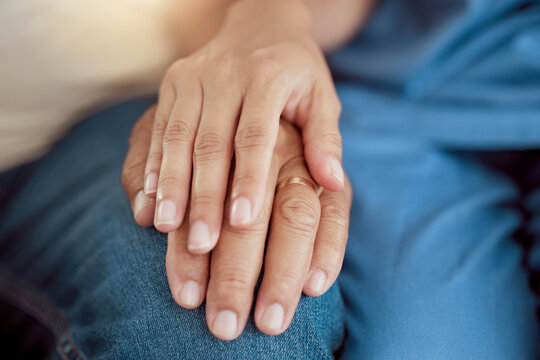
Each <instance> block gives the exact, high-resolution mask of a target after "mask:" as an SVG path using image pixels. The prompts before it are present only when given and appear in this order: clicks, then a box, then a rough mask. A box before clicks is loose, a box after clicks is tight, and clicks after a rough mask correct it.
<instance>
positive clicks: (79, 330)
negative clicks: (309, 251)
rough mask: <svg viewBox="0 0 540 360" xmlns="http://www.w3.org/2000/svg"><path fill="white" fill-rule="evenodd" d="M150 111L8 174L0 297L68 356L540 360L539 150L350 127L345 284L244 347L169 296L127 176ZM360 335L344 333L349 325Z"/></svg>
mask: <svg viewBox="0 0 540 360" xmlns="http://www.w3.org/2000/svg"><path fill="white" fill-rule="evenodd" d="M149 104H150V102H144V101H142V102H133V103H128V104H124V105H121V106H117V107H115V108H112V109H109V110H107V111H105V112H104V113H102V114H100V115H98V116H95V117H94V118H91V119H89V120H87V121H85V122H84V123H82V124H81V125H80V126H78V127H77V128H76V129H75V130H73V131H72V132H71V133H70V134H69V135H68V136H67V137H66V138H64V139H63V140H62V141H61V142H60V143H59V144H58V145H57V146H56V147H55V148H54V149H53V150H52V151H51V152H50V153H49V154H48V155H47V156H46V157H44V158H43V159H41V160H39V161H36V162H35V163H33V164H30V165H27V166H23V167H21V168H19V169H16V170H14V171H11V172H8V173H6V174H3V175H2V176H0V189H1V190H0V191H1V193H2V194H3V197H2V198H1V203H0V209H1V210H0V211H1V214H0V216H1V223H0V269H1V271H0V282H1V286H0V289H1V290H0V294H1V296H2V298H3V299H4V301H6V302H8V303H9V304H11V305H15V306H17V307H18V308H20V309H22V310H24V311H25V312H27V313H29V314H31V315H32V316H33V317H35V318H37V319H38V320H39V321H40V322H41V323H43V324H45V325H46V326H47V327H48V328H49V329H50V330H51V332H52V334H53V335H54V338H55V339H56V344H57V345H56V346H57V351H56V353H55V354H53V355H52V356H53V357H58V358H73V359H78V358H107V359H128V358H129V359H160V358H163V359H171V358H179V359H192V358H193V359H209V358H223V359H235V358H239V359H246V358H249V359H252V358H269V359H276V358H278V359H279V358H283V359H324V358H331V357H332V356H333V355H336V356H338V357H340V358H342V359H382V360H386V359H404V360H405V359H407V360H408V359H443V360H445V359H490V360H497V359H508V360H510V359H511V360H520V359H523V360H528V359H535V358H537V356H538V344H539V342H538V339H539V325H538V324H539V323H538V319H537V315H536V312H537V306H538V297H537V290H538V289H539V288H540V281H539V279H540V277H539V275H540V246H539V245H538V244H539V243H540V151H537V150H527V151H525V150H522V151H485V150H483V151H481V150H474V151H473V150H470V149H467V150H464V149H459V147H457V146H455V147H454V148H447V147H444V146H441V145H435V144H433V143H430V142H428V141H427V140H422V139H418V138H411V137H409V136H408V135H407V134H405V135H404V136H400V135H399V134H395V133H392V134H384V133H376V134H374V133H368V132H363V131H359V130H357V129H356V128H355V124H354V123H353V122H349V121H347V119H346V118H345V119H344V120H343V121H342V133H343V140H344V154H345V158H344V163H345V167H346V169H347V172H348V173H349V175H350V178H351V181H352V184H353V188H354V190H355V193H354V201H353V208H352V213H351V226H350V236H349V243H348V248H347V253H346V256H345V263H344V266H343V270H342V273H341V275H340V277H339V279H338V283H339V287H338V286H334V287H333V288H332V289H331V290H330V291H329V292H328V293H327V294H326V295H324V296H322V297H320V298H309V297H303V298H302V299H301V301H300V305H299V308H298V310H297V312H296V315H295V317H294V320H293V323H292V325H291V327H290V329H289V330H287V331H286V332H285V333H284V334H282V335H280V336H276V337H270V336H266V335H263V334H261V333H260V332H258V330H257V329H256V328H255V326H254V324H253V322H252V321H250V322H249V323H248V325H247V328H246V330H245V332H244V334H243V335H242V336H241V337H240V338H239V339H238V340H236V341H233V342H222V341H219V340H216V339H215V338H213V337H212V335H211V334H210V333H209V331H208V330H207V328H206V324H205V320H204V308H200V309H197V310H185V309H182V308H180V307H179V306H177V305H176V304H175V303H174V301H173V300H172V297H171V296H170V294H169V289H168V286H167V282H166V277H165V267H164V258H165V241H164V240H165V237H164V236H163V235H161V234H159V233H157V232H156V231H154V230H151V229H144V228H140V227H138V226H137V225H136V224H135V223H134V222H133V220H132V214H131V210H130V208H129V204H128V201H127V199H126V196H125V194H124V192H123V189H122V188H121V185H120V181H119V177H120V168H121V164H122V161H123V156H124V153H125V151H126V140H127V137H128V134H129V130H130V127H131V126H132V124H133V122H134V120H135V119H136V118H137V116H139V115H140V114H141V113H142V111H143V110H144V109H145V107H147V106H148V105H149ZM344 325H345V328H346V330H345V333H344V331H343V327H344Z"/></svg>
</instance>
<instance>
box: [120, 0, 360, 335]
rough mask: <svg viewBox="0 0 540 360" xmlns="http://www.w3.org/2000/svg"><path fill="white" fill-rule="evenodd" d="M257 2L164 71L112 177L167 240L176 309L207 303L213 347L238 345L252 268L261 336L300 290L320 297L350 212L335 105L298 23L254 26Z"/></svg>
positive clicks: (143, 221) (138, 216)
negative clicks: (156, 95) (153, 101)
mask: <svg viewBox="0 0 540 360" xmlns="http://www.w3.org/2000/svg"><path fill="white" fill-rule="evenodd" d="M256 3H257V2H251V1H250V2H244V3H242V4H239V5H236V7H237V8H236V9H235V11H234V12H233V11H231V12H230V14H229V15H228V16H227V17H226V19H225V20H224V23H223V26H222V28H221V29H220V31H219V32H218V33H217V34H216V35H215V37H214V38H213V39H212V40H211V41H210V42H208V43H207V44H206V45H205V46H204V47H203V48H201V49H199V50H198V51H196V52H195V53H193V54H191V55H189V56H187V57H185V58H182V59H180V60H178V61H177V62H175V63H174V64H173V65H172V66H171V67H170V68H169V70H168V71H167V73H166V75H165V77H164V79H163V81H162V84H161V87H160V91H159V101H158V104H157V106H155V107H153V108H151V109H149V110H148V111H147V112H146V113H145V114H144V115H143V116H142V117H141V118H140V119H139V120H138V122H137V123H136V125H135V127H134V129H133V131H132V135H131V139H130V149H129V152H128V155H127V157H126V160H125V164H124V169H123V174H122V181H123V185H124V188H125V189H126V192H127V194H128V196H129V198H130V201H131V205H132V208H133V213H134V216H135V220H136V222H137V223H138V224H139V225H141V226H151V225H154V226H155V227H156V229H157V230H159V231H161V232H165V233H168V249H167V255H166V270H167V277H168V281H169V286H170V290H171V293H172V296H173V297H174V299H175V301H176V302H177V303H178V305H180V306H182V307H184V308H187V309H194V308H197V307H199V306H200V305H201V304H202V302H203V301H204V300H206V321H207V324H208V327H209V329H210V331H211V332H212V333H213V334H214V335H215V336H216V337H217V338H219V339H222V340H233V339H235V338H237V337H238V336H240V334H241V333H242V331H243V329H244V327H245V324H246V322H247V320H248V316H249V314H250V310H251V307H252V303H253V296H254V289H255V286H256V284H257V282H258V279H259V276H260V274H261V270H262V267H263V266H264V274H263V276H262V280H261V283H260V288H259V291H258V293H257V299H256V305H255V309H254V320H255V323H256V325H257V327H258V328H259V329H260V331H262V332H263V333H265V334H269V335H277V334H280V333H282V332H284V331H285V330H286V329H287V327H288V326H289V324H290V322H291V320H292V318H293V316H294V312H295V309H296V307H297V305H298V301H299V299H300V296H301V294H302V292H303V293H304V294H306V295H308V296H320V295H322V294H324V293H325V292H326V291H327V290H328V289H329V288H330V286H331V285H332V284H333V283H334V282H335V280H336V278H337V276H338V274H339V271H340V269H341V265H342V262H343V256H344V252H345V245H346V241H347V232H348V221H349V211H350V203H351V189H350V185H349V182H348V179H347V177H346V176H345V174H344V172H343V170H342V166H341V137H340V134H339V128H338V118H339V115H340V103H339V100H338V97H337V95H336V91H335V87H334V84H333V81H332V78H331V75H330V73H329V70H328V67H327V64H326V62H325V59H324V56H323V54H322V52H321V50H320V48H319V47H318V45H317V44H316V43H315V41H314V40H313V38H312V36H311V34H310V31H309V24H308V21H307V19H306V21H305V23H303V22H302V21H298V22H296V23H294V24H289V23H280V22H279V21H274V20H272V19H273V18H272V14H265V15H264V16H260V17H258V18H257V19H255V18H254V17H253V13H252V12H251V10H252V9H250V8H249V7H250V6H255V5H254V4H256ZM276 3H277V2H276ZM271 11H282V9H279V6H276V7H273V8H272V10H271Z"/></svg>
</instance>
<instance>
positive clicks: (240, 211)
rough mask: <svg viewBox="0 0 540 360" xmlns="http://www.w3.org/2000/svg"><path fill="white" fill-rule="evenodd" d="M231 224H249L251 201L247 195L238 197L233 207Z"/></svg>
mask: <svg viewBox="0 0 540 360" xmlns="http://www.w3.org/2000/svg"><path fill="white" fill-rule="evenodd" d="M230 220H231V225H243V224H249V223H250V221H251V203H250V202H249V200H248V199H246V198H245V197H240V198H238V199H236V200H235V201H234V202H233V204H232V207H231V216H230Z"/></svg>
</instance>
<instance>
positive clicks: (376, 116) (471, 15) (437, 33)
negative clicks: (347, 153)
mask: <svg viewBox="0 0 540 360" xmlns="http://www.w3.org/2000/svg"><path fill="white" fill-rule="evenodd" d="M329 63H330V66H331V68H332V70H333V72H334V75H335V78H336V82H337V87H338V91H339V93H340V96H341V99H342V102H343V105H344V111H343V116H342V124H343V126H345V127H347V128H348V129H356V130H360V131H362V132H363V133H385V134H392V133H393V134H396V135H399V136H409V137H421V138H424V139H428V140H430V141H435V142H438V143H442V144H445V145H447V146H457V147H462V148H482V149H504V148H511V149H514V148H530V147H538V146H540V1H525V0H386V1H382V2H381V3H380V5H379V7H378V8H377V10H376V11H375V13H374V15H373V17H372V19H371V21H370V23H369V24H368V25H367V27H366V28H365V29H364V30H363V31H362V32H361V33H360V34H359V35H358V36H357V37H356V39H354V41H353V42H352V43H351V44H350V45H349V46H347V47H346V48H344V49H342V50H341V51H338V52H336V53H334V54H332V55H330V56H329Z"/></svg>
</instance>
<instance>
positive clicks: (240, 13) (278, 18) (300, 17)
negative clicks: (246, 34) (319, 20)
mask: <svg viewBox="0 0 540 360" xmlns="http://www.w3.org/2000/svg"><path fill="white" fill-rule="evenodd" d="M312 18H313V16H312V13H311V11H310V9H309V7H308V6H307V5H306V3H305V1H303V0H237V1H235V2H234V3H232V4H231V5H230V6H229V8H228V11H227V14H226V21H225V23H228V24H230V25H233V26H246V25H247V26H248V28H251V27H252V26H253V27H255V26H256V27H272V28H273V29H281V30H284V31H287V30H292V31H294V32H295V33H297V34H302V33H304V34H311V33H312V30H313V29H312V24H313V19H312ZM250 25H251V26H250Z"/></svg>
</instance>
